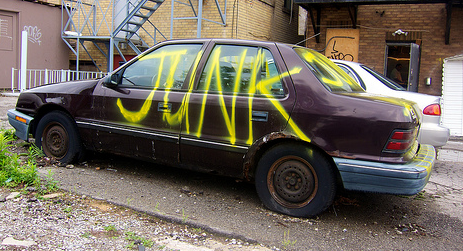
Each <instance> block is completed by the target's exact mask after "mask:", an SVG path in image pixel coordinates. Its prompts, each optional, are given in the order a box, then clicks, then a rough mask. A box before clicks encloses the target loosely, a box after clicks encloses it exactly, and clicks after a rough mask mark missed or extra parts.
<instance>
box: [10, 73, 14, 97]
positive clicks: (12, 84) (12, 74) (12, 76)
mask: <svg viewBox="0 0 463 251" xmlns="http://www.w3.org/2000/svg"><path fill="white" fill-rule="evenodd" d="M11 92H13V93H14V67H11Z"/></svg>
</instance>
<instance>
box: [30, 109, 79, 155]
mask: <svg viewBox="0 0 463 251" xmlns="http://www.w3.org/2000/svg"><path fill="white" fill-rule="evenodd" d="M35 144H36V145H37V147H39V148H41V149H42V150H43V153H44V154H45V155H46V156H48V157H53V158H55V159H56V160H59V161H60V162H62V163H66V164H67V163H72V162H74V161H76V160H77V158H79V157H80V156H83V148H82V143H81V139H80V136H79V133H78V129H77V125H76V123H75V122H74V120H73V119H72V118H71V117H70V116H69V115H68V114H66V113H64V112H61V111H53V112H50V113H48V114H46V115H45V116H43V117H42V119H40V121H39V123H38V125H37V131H36V135H35Z"/></svg>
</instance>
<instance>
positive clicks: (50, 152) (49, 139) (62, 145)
mask: <svg viewBox="0 0 463 251" xmlns="http://www.w3.org/2000/svg"><path fill="white" fill-rule="evenodd" d="M68 147H69V137H68V134H67V132H66V130H65V129H64V127H63V126H62V125H61V124H59V123H51V124H49V125H47V127H46V128H45V130H43V134H42V148H43V151H44V153H45V154H46V155H47V156H53V157H55V158H56V159H58V160H59V159H62V158H64V156H66V153H67V152H68Z"/></svg>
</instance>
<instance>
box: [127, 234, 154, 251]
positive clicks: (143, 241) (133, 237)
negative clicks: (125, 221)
mask: <svg viewBox="0 0 463 251" xmlns="http://www.w3.org/2000/svg"><path fill="white" fill-rule="evenodd" d="M125 239H126V240H127V241H129V245H127V248H130V249H133V248H135V247H137V246H136V244H135V243H136V242H137V243H140V244H141V245H143V246H144V247H148V248H151V247H153V245H154V241H153V240H149V239H146V238H145V237H141V236H138V235H137V234H136V233H134V232H126V233H125Z"/></svg>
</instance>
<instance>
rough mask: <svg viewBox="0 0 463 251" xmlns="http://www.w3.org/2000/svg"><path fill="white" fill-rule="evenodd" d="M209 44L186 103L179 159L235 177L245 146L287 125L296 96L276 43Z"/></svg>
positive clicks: (245, 149) (188, 163)
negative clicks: (292, 94) (290, 85)
mask: <svg viewBox="0 0 463 251" xmlns="http://www.w3.org/2000/svg"><path fill="white" fill-rule="evenodd" d="M210 47H213V48H212V49H210V53H209V55H208V57H207V59H206V58H204V60H207V61H206V62H204V64H201V65H204V67H203V68H202V69H201V70H200V72H201V73H200V74H199V75H197V77H198V80H197V84H196V86H195V88H194V90H193V91H192V92H191V93H189V97H188V102H187V103H186V105H185V108H186V109H185V117H184V120H183V122H182V132H181V139H180V153H181V161H182V163H183V164H187V165H193V167H198V166H199V167H201V168H202V169H206V170H208V171H211V172H217V173H220V174H224V175H230V176H239V175H241V174H242V172H243V169H242V167H243V157H244V155H245V154H246V152H247V151H248V148H249V147H250V146H251V145H252V144H253V143H254V142H255V141H256V140H258V139H260V138H262V137H263V136H265V135H268V134H270V133H272V132H279V131H281V130H283V129H284V128H285V126H286V124H287V121H288V118H289V114H290V111H291V110H292V108H293V105H294V98H293V97H292V96H289V95H288V89H287V84H284V83H285V81H286V82H287V81H289V78H287V77H285V75H284V72H285V69H284V68H282V67H281V65H283V64H282V61H281V60H282V59H281V57H280V56H279V54H278V52H277V50H276V47H271V48H273V49H275V50H271V48H264V47H261V46H258V45H254V46H247V45H231V44H215V45H214V44H211V45H210ZM271 51H274V52H276V53H273V54H272V53H271ZM274 54H276V56H275V55H274ZM277 61H278V62H279V63H280V65H278V64H277ZM282 73H283V74H282ZM286 75H287V74H286Z"/></svg>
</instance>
